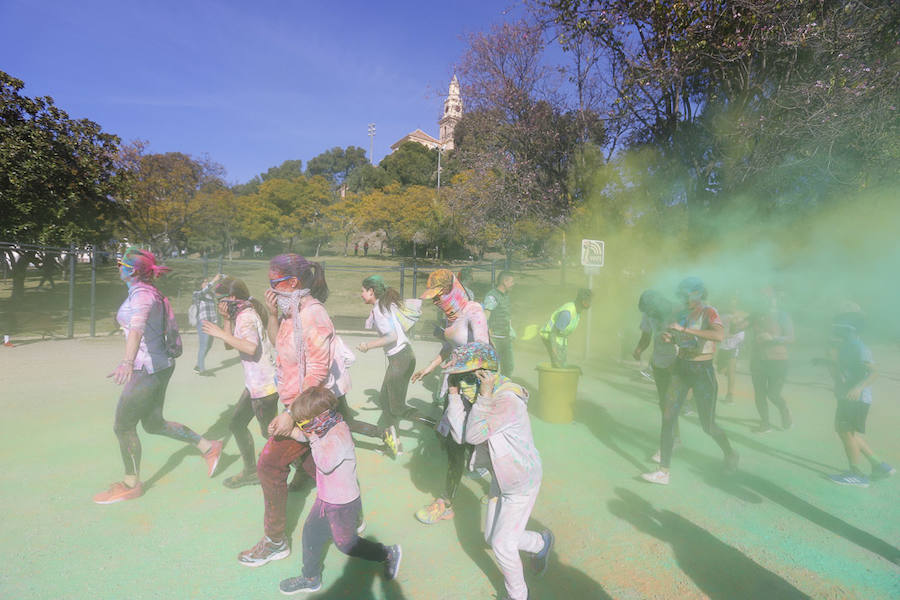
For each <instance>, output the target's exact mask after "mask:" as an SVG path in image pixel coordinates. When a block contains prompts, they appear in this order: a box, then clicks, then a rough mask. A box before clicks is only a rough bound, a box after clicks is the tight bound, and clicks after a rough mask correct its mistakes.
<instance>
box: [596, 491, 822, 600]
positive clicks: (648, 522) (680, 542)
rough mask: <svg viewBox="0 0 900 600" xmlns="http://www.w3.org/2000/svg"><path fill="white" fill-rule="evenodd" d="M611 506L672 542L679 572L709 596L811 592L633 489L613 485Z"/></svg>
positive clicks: (729, 598)
mask: <svg viewBox="0 0 900 600" xmlns="http://www.w3.org/2000/svg"><path fill="white" fill-rule="evenodd" d="M616 494H617V495H618V496H619V497H618V498H616V499H613V500H610V501H609V503H608V504H609V509H610V512H611V513H612V514H614V515H616V516H617V517H619V518H620V519H623V520H625V521H628V522H629V523H631V524H632V525H633V526H634V527H635V528H636V529H637V530H638V531H641V532H643V533H646V534H648V535H652V536H654V537H656V538H658V539H659V540H661V541H663V542H666V543H667V544H669V545H670V546H671V547H672V552H673V553H674V555H675V560H676V561H677V563H678V566H679V567H681V570H682V572H684V574H685V575H687V576H688V577H690V578H691V580H693V582H694V584H696V586H697V587H698V588H699V589H700V590H701V592H703V594H705V595H706V596H708V597H709V598H723V599H727V600H735V599H741V598H747V599H754V600H755V599H758V598H779V599H782V598H784V599H789V598H809V596H808V595H807V594H805V593H803V592H802V591H800V590H798V589H797V588H795V587H794V586H793V585H791V584H790V583H789V582H787V581H786V580H785V579H783V578H782V577H780V576H779V575H777V574H775V573H772V572H771V571H769V570H767V569H765V568H764V567H762V566H761V565H759V564H758V563H757V562H755V561H754V560H753V559H751V558H750V557H748V556H746V555H745V554H743V553H742V552H740V551H739V550H737V549H736V548H734V547H732V546H730V545H728V544H726V543H725V542H723V541H721V540H720V539H718V538H717V537H715V536H714V535H712V534H711V533H709V532H708V531H706V530H705V529H703V528H701V527H699V526H697V525H696V524H694V523H693V522H691V521H690V520H688V519H686V518H684V517H682V516H681V515H679V514H678V513H674V512H672V511H668V510H661V511H660V510H656V509H655V508H653V506H652V505H651V504H650V503H649V502H647V501H646V500H644V499H643V498H642V497H640V496H639V495H637V494H635V493H634V492H631V491H628V490H626V489H623V488H616Z"/></svg>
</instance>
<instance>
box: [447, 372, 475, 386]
mask: <svg viewBox="0 0 900 600" xmlns="http://www.w3.org/2000/svg"><path fill="white" fill-rule="evenodd" d="M452 383H453V384H455V385H461V384H465V385H478V377H476V376H475V373H460V374H458V375H456V376H454V377H453V378H452Z"/></svg>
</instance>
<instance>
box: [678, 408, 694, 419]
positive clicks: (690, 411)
mask: <svg viewBox="0 0 900 600" xmlns="http://www.w3.org/2000/svg"><path fill="white" fill-rule="evenodd" d="M681 416H682V417H696V416H697V411H696V410H693V409H690V408H686V409H685V410H684V411H683V412H682V413H681Z"/></svg>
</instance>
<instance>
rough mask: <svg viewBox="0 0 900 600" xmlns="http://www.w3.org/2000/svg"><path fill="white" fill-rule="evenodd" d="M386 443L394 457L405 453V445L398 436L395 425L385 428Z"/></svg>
mask: <svg viewBox="0 0 900 600" xmlns="http://www.w3.org/2000/svg"><path fill="white" fill-rule="evenodd" d="M383 438H384V445H385V446H387V447H388V449H389V450H390V451H391V454H392V455H393V457H394V458H397V457H398V456H400V455H401V454H403V446H401V445H400V438H398V437H397V430H396V429H395V428H394V426H393V425H391V426H390V427H388V428H387V429H385V430H384V436H383Z"/></svg>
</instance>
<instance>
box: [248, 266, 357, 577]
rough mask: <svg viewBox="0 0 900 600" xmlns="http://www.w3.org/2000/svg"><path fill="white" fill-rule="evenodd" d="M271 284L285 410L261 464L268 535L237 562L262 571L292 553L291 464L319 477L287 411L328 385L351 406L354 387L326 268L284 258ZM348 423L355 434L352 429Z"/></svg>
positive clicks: (272, 271) (273, 269)
mask: <svg viewBox="0 0 900 600" xmlns="http://www.w3.org/2000/svg"><path fill="white" fill-rule="evenodd" d="M269 285H270V288H269V289H268V290H266V309H267V310H268V313H269V316H268V334H269V339H274V340H275V349H276V351H277V357H276V360H275V366H276V373H277V386H278V397H279V398H280V399H281V402H282V404H283V405H284V407H285V409H286V410H285V412H282V413H280V414H279V415H278V416H276V417H275V418H274V419H272V422H271V423H269V430H268V433H269V436H270V437H269V441H268V442H266V445H265V447H264V448H263V450H262V453H261V454H260V456H259V462H258V463H257V474H258V476H259V482H260V484H261V485H262V489H263V499H264V501H265V513H264V520H263V524H264V530H265V535H264V536H263V538H262V539H261V540H260V541H259V543H257V544H256V545H255V546H254V547H253V548H250V549H249V550H245V551H243V552H241V553H240V554H239V555H238V561H239V562H240V563H241V564H243V565H245V566H248V567H260V566H262V565H264V564H266V563H268V562H269V561H272V560H280V559H282V558H286V557H287V556H289V555H290V553H291V547H290V545H289V543H288V540H287V538H286V537H285V531H284V529H285V524H286V520H287V515H286V511H287V492H288V486H287V478H288V474H289V473H290V467H291V463H294V462H295V461H298V460H299V461H301V462H302V465H303V470H304V471H305V472H306V473H307V474H308V475H309V476H310V477H312V478H313V479H315V477H316V468H315V464H314V463H313V459H312V456H311V455H310V453H309V452H310V449H309V444H308V443H304V442H299V441H297V440H295V439H293V438H291V437H290V435H291V431H292V430H293V428H294V420H293V419H292V418H291V415H290V412H288V411H289V409H290V406H291V403H292V402H293V401H294V400H295V399H296V398H297V397H298V396H300V394H301V393H302V392H303V391H304V390H308V389H310V388H313V387H315V386H325V387H326V388H328V389H329V390H331V391H332V392H334V395H335V396H337V398H338V400H339V406H346V400H345V399H344V395H345V394H346V393H347V392H348V391H349V389H350V373H349V371H348V370H347V369H346V368H344V363H343V362H342V361H340V360H338V361H335V353H336V351H337V350H338V348H337V346H338V344H337V343H336V341H335V334H334V324H333V323H332V322H331V317H329V316H328V312H326V310H325V306H324V305H323V302H325V300H326V299H327V298H328V284H327V283H326V282H325V271H324V267H323V266H322V265H321V264H319V263H315V262H310V261H308V260H306V259H305V258H303V257H302V256H300V255H299V254H280V255H278V256H276V257H275V258H273V259H272V260H271V262H270V263H269ZM279 312H280V313H281V318H279V317H278V313H279ZM338 410H340V408H339V409H338ZM344 420H345V421H348V419H346V417H345V418H344ZM347 424H348V426H350V428H351V430H352V429H353V425H351V424H350V423H349V422H348V423H347ZM363 425H365V424H363ZM368 427H371V428H372V429H373V430H374V429H375V427H374V426H373V425H368Z"/></svg>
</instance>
